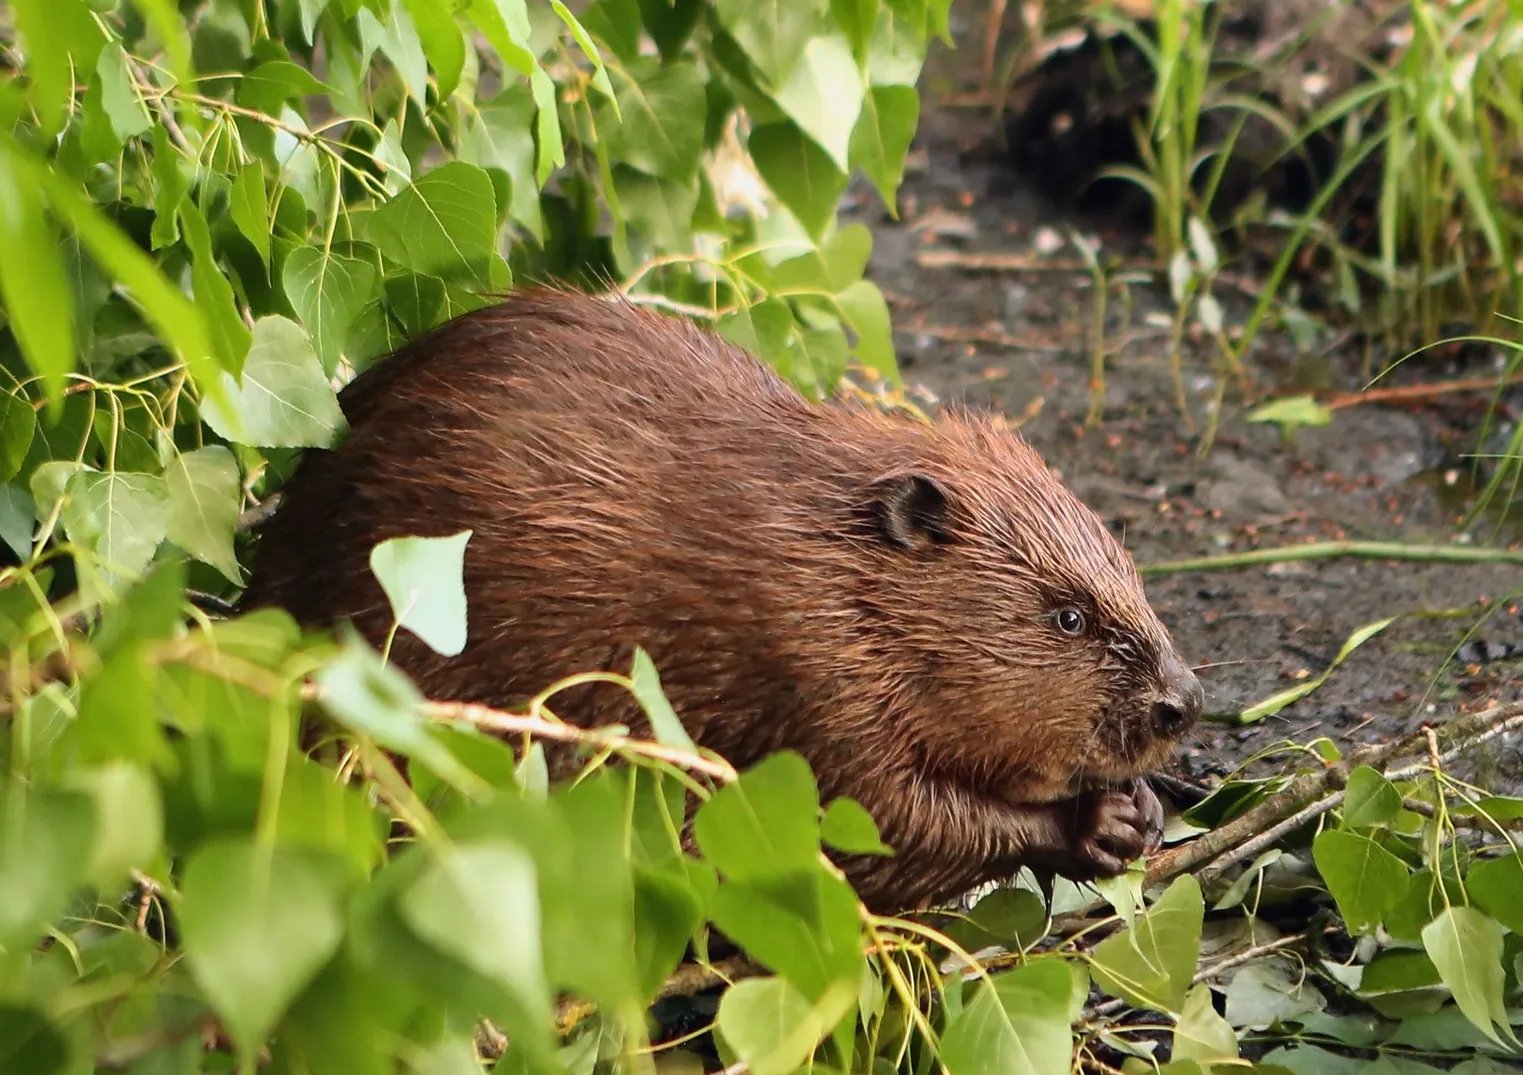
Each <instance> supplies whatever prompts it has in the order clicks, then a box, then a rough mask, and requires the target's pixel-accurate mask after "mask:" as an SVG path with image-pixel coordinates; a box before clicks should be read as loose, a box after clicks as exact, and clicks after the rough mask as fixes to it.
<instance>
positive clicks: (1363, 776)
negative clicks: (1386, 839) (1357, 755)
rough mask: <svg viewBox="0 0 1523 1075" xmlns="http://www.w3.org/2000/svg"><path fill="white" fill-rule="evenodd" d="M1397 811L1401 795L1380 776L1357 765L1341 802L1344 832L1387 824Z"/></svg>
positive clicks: (1350, 776) (1366, 767) (1372, 770)
mask: <svg viewBox="0 0 1523 1075" xmlns="http://www.w3.org/2000/svg"><path fill="white" fill-rule="evenodd" d="M1400 810H1401V792H1399V791H1397V790H1396V785H1395V784H1392V783H1391V782H1390V781H1389V780H1387V779H1386V778H1385V777H1384V776H1383V775H1382V774H1381V773H1379V772H1377V771H1376V770H1374V769H1372V768H1370V767H1369V766H1368V765H1361V766H1359V767H1358V768H1356V769H1355V770H1354V771H1353V772H1352V773H1350V774H1349V778H1348V792H1347V795H1346V796H1345V798H1344V802H1343V824H1344V827H1345V828H1350V829H1363V828H1369V827H1370V826H1372V825H1385V824H1387V823H1389V822H1390V821H1391V820H1392V819H1393V818H1395V817H1396V814H1397V813H1398V812H1399V811H1400Z"/></svg>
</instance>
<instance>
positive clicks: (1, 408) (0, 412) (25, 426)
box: [0, 392, 37, 482]
mask: <svg viewBox="0 0 1523 1075" xmlns="http://www.w3.org/2000/svg"><path fill="white" fill-rule="evenodd" d="M36 435H37V412H36V411H34V410H33V409H32V405H31V403H30V402H28V401H27V400H26V399H25V398H24V397H22V396H19V395H16V394H14V393H11V392H6V393H5V394H3V395H0V482H8V481H10V480H11V479H12V478H14V477H15V476H16V475H17V474H18V473H20V471H21V464H22V463H24V462H25V461H26V453H27V452H28V451H30V450H31V447H32V438H33V437H35V436H36Z"/></svg>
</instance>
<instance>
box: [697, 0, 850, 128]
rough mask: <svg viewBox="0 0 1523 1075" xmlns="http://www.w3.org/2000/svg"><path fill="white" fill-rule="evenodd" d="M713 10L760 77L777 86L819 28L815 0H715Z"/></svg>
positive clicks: (817, 7) (818, 10) (819, 13)
mask: <svg viewBox="0 0 1523 1075" xmlns="http://www.w3.org/2000/svg"><path fill="white" fill-rule="evenodd" d="M714 14H715V15H717V16H718V17H719V21H720V23H721V24H722V25H723V26H724V28H725V30H726V31H727V32H728V33H729V34H730V36H731V37H733V38H734V39H735V42H736V44H738V45H739V46H740V47H741V49H742V50H743V51H744V52H745V54H746V56H747V58H749V59H750V61H751V62H752V63H753V64H755V65H756V68H757V70H758V71H760V72H761V74H762V77H763V79H765V80H766V81H767V82H768V83H769V84H771V85H772V86H781V85H782V84H783V80H784V79H785V78H787V76H788V73H789V72H790V71H792V70H793V66H794V64H796V63H798V60H799V56H800V55H801V54H802V53H803V51H804V46H805V45H806V44H807V43H808V41H809V39H810V38H811V37H812V36H813V35H814V33H815V32H816V31H817V30H818V29H819V24H820V21H821V20H820V16H821V14H822V10H821V6H820V5H819V4H818V3H817V2H816V0H804V2H800V0H715V2H714ZM821 105H822V107H823V106H824V102H821Z"/></svg>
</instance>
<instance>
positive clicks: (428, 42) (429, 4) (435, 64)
mask: <svg viewBox="0 0 1523 1075" xmlns="http://www.w3.org/2000/svg"><path fill="white" fill-rule="evenodd" d="M405 3H406V5H407V13H408V14H409V15H410V16H412V21H413V24H414V25H415V26H416V27H417V31H418V40H419V41H420V42H421V43H422V45H423V53H424V55H425V56H427V57H428V63H429V66H431V67H432V68H433V69H434V82H435V85H436V87H437V89H438V92H439V99H440V100H448V99H449V97H450V96H451V95H452V94H453V93H454V92H455V87H457V86H458V85H460V72H461V71H462V70H463V69H464V67H465V35H464V34H463V33H462V32H461V29H460V24H459V23H457V22H456V21H455V17H454V6H453V4H442V3H437V2H436V0H405ZM419 103H420V104H423V103H424V101H423V98H422V97H421V96H420V97H419Z"/></svg>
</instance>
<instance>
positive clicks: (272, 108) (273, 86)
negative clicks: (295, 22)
mask: <svg viewBox="0 0 1523 1075" xmlns="http://www.w3.org/2000/svg"><path fill="white" fill-rule="evenodd" d="M372 47H373V46H372ZM329 93H332V90H331V88H330V87H328V86H327V85H326V84H324V83H323V82H322V81H320V80H319V79H318V77H317V76H316V75H314V74H313V73H312V72H311V71H309V70H307V69H306V68H305V67H302V66H300V65H298V64H294V63H292V62H291V61H289V60H266V61H265V62H264V63H261V64H259V65H258V66H257V67H255V68H254V69H253V70H252V71H249V72H248V73H247V74H245V75H244V76H243V77H242V78H240V79H239V80H238V94H237V98H238V103H239V104H240V105H242V106H243V107H245V108H252V109H254V110H255V111H256V112H263V113H266V114H267V115H271V116H278V115H280V114H281V112H282V111H283V110H284V108H285V105H286V102H288V101H299V100H301V99H302V98H303V97H317V96H322V95H326V94H329Z"/></svg>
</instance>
